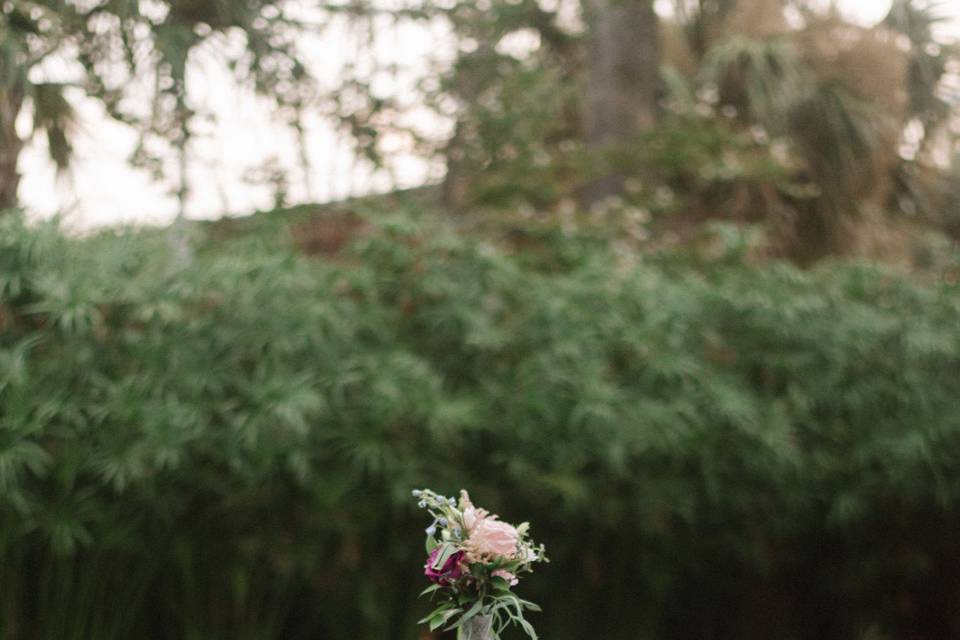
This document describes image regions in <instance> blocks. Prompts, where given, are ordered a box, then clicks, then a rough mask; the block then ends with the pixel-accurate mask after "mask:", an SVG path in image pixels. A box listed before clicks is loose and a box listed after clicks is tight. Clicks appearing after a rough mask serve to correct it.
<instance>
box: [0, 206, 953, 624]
mask: <svg viewBox="0 0 960 640" xmlns="http://www.w3.org/2000/svg"><path fill="white" fill-rule="evenodd" d="M0 224H2V228H0V638H3V639H4V640H40V639H43V640H61V639H68V638H69V639H76V640H79V639H81V638H83V639H96V640H110V639H127V638H157V639H167V638H169V639H171V640H172V639H181V638H187V639H193V638H197V639H203V640H221V639H222V640H245V639H249V640H253V639H257V640H262V639H267V638H284V639H285V640H286V639H298V638H324V639H330V640H339V639H341V638H342V639H347V638H351V639H352V638H403V637H406V638H413V637H415V634H416V633H417V631H416V629H415V626H414V624H413V621H414V620H415V619H416V617H417V616H418V615H420V614H422V613H423V611H425V609H426V605H425V604H424V603H418V602H417V601H416V600H415V598H414V595H415V593H416V591H417V590H418V589H419V588H420V587H421V586H422V584H421V582H422V580H421V577H420V576H419V575H418V573H419V566H420V564H421V563H422V559H421V557H420V556H421V549H420V539H421V535H420V527H421V526H422V523H421V522H420V521H419V520H418V514H417V513H416V509H415V506H414V505H413V504H412V500H411V499H410V498H409V493H408V492H409V490H410V488H411V487H414V486H426V485H429V486H434V487H437V488H438V489H440V490H445V491H447V492H453V491H455V490H456V489H458V488H459V487H460V486H467V487H470V488H471V491H472V493H473V495H474V497H475V498H476V499H477V500H478V501H480V502H482V503H484V504H486V505H489V506H490V507H492V508H494V509H496V510H498V511H499V512H501V513H503V515H504V516H505V517H507V518H511V519H517V518H520V517H529V519H530V520H532V521H533V523H534V532H535V534H536V537H537V538H538V539H542V540H543V541H545V542H546V543H547V545H548V550H549V551H551V556H552V559H553V560H554V561H553V562H552V563H551V564H550V565H547V566H546V567H545V568H544V570H543V571H542V573H539V574H538V575H537V576H534V577H533V578H532V579H530V580H528V582H527V585H526V587H525V589H526V593H527V594H529V596H530V597H531V598H532V599H534V600H536V601H538V602H542V604H543V605H544V609H545V612H544V613H543V614H542V615H540V617H539V619H538V621H537V627H538V629H540V630H541V632H542V635H543V636H544V637H547V638H556V639H557V640H564V639H574V638H595V637H604V638H623V639H624V640H627V639H634V638H671V639H674V638H680V639H682V638H717V639H720V638H731V639H732V638H784V639H801V638H803V639H806V638H809V639H814V638H817V639H822V638H838V639H840V638H857V637H863V638H866V637H874V638H882V637H891V638H893V637H911V638H934V637H957V636H960V615H958V611H960V535H958V534H960V509H958V506H960V410H958V409H960V331H958V327H960V293H958V291H957V290H956V289H955V288H954V289H951V288H949V287H946V286H941V285H937V284H931V283H928V284H924V283H921V282H919V281H918V280H916V279H915V278H911V277H908V276H906V275H902V274H897V273H891V272H888V271H885V270H883V269H880V268H877V267H872V266H865V265H858V264H832V265H823V266H821V267H819V268H817V269H816V270H814V271H809V272H801V271H798V270H797V269H795V268H792V267H789V266H786V265H783V264H768V265H764V266H762V267H751V266H749V265H746V264H741V263H739V262H736V261H733V262H729V263H724V264H722V265H721V264H715V265H713V266H712V267H711V268H704V267H703V266H702V265H701V266H699V267H694V266H692V265H689V264H684V263H683V262H682V261H680V260H677V259H673V258H670V257H665V256H661V257H646V258H643V259H638V258H636V257H635V256H634V257H633V259H632V260H627V259H625V257H624V256H623V255H622V254H620V253H617V252H615V251H611V250H609V249H608V248H606V247H605V246H599V245H596V244H591V243H588V242H581V241H580V240H579V239H577V238H576V237H572V238H569V239H566V240H564V239H562V236H557V238H556V239H555V240H554V241H555V242H556V243H557V247H555V248H556V249H557V253H558V255H559V254H562V255H563V259H562V260H542V261H538V262H536V263H532V262H531V261H529V260H521V259H520V258H518V257H514V256H512V255H511V252H510V251H508V250H506V249H504V248H499V247H497V246H495V245H493V244H491V243H487V242H484V241H481V240H477V239H469V238H464V237H458V236H456V235H453V234H451V233H448V232H445V231H444V230H443V229H442V228H440V227H439V226H438V225H436V224H429V223H413V222H410V221H409V220H404V219H389V220H387V221H386V222H380V223H379V224H378V225H376V226H375V228H374V230H372V231H371V232H369V233H368V234H367V235H366V237H365V239H364V240H362V241H361V242H359V243H358V244H357V245H356V246H355V247H354V249H353V250H352V252H350V253H348V254H341V255H340V256H338V257H337V258H336V259H335V260H334V259H325V260H317V259H310V258H307V257H302V256H296V255H294V254H293V252H291V251H290V250H289V249H288V248H286V245H285V244H284V243H282V242H280V243H276V242H273V241H268V240H263V239H256V238H253V239H251V238H246V239H243V238H241V239H235V240H229V241H223V243H222V244H220V245H218V246H216V247H212V248H210V249H209V250H206V251H200V252H199V253H198V255H197V257H196V258H195V260H194V261H193V262H192V263H191V264H189V265H186V266H184V265H178V264H177V263H176V262H175V260H174V257H173V255H171V252H170V251H168V248H167V244H166V242H165V240H164V238H163V236H162V235H161V234H155V233H152V232H140V233H129V234H121V235H114V234H106V235H101V236H96V237H92V238H87V239H83V240H80V239H69V238H66V237H64V236H63V235H61V234H60V233H59V232H58V231H56V229H52V228H47V227H43V228H34V229H28V228H25V227H24V226H23V224H22V222H21V221H20V220H18V219H16V218H7V219H4V220H0ZM564 243H565V244H564ZM560 245H563V246H560ZM545 265H550V266H549V268H547V267H546V266H545Z"/></svg>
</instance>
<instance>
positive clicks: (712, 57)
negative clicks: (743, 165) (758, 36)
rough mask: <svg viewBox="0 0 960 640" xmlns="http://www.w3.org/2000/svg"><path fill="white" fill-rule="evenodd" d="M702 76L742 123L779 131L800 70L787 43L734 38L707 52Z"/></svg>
mask: <svg viewBox="0 0 960 640" xmlns="http://www.w3.org/2000/svg"><path fill="white" fill-rule="evenodd" d="M702 75H703V77H704V80H705V81H707V82H709V83H712V84H714V85H715V86H716V87H717V90H718V91H719V99H720V103H721V104H723V105H728V106H732V107H735V108H736V109H737V110H738V112H739V113H740V114H741V116H742V117H743V118H744V119H748V120H753V121H760V122H764V123H766V124H768V125H775V126H778V127H779V125H781V124H782V122H781V120H782V114H784V113H786V111H787V108H788V105H789V104H790V103H791V102H792V101H793V99H794V98H795V96H796V93H797V91H798V90H799V86H800V83H801V81H802V79H803V68H802V65H801V62H800V59H799V56H798V55H797V52H796V50H795V49H794V47H793V46H792V45H791V44H790V43H789V42H786V41H784V40H779V39H774V40H770V41H766V42H761V41H758V40H752V39H749V38H733V39H731V40H727V41H725V42H722V43H720V44H718V45H716V46H714V47H713V48H711V49H710V51H709V52H708V53H707V57H706V60H705V63H704V68H703V71H702Z"/></svg>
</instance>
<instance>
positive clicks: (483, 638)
mask: <svg viewBox="0 0 960 640" xmlns="http://www.w3.org/2000/svg"><path fill="white" fill-rule="evenodd" d="M457 640H495V638H494V635H493V618H491V617H490V616H477V617H475V618H471V619H470V620H468V621H467V622H465V623H464V624H463V625H461V626H460V627H458V628H457Z"/></svg>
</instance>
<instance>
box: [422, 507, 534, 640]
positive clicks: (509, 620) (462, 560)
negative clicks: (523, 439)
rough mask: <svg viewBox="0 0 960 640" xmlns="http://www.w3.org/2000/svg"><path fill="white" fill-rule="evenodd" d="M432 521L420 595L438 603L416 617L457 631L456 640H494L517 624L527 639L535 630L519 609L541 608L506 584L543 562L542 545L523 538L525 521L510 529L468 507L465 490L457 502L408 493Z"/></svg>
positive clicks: (508, 526)
mask: <svg viewBox="0 0 960 640" xmlns="http://www.w3.org/2000/svg"><path fill="white" fill-rule="evenodd" d="M413 495H414V497H415V498H419V499H420V502H419V506H420V507H421V508H423V509H427V510H428V511H429V512H430V515H431V516H432V517H433V524H431V525H430V526H429V527H427V563H426V565H424V574H425V575H426V576H427V578H429V579H430V581H431V582H433V585H432V586H430V587H427V588H426V589H425V590H424V591H423V593H421V594H420V595H421V596H424V595H430V596H431V597H432V598H435V599H437V600H438V601H439V603H438V605H437V608H436V609H434V610H433V611H432V612H431V613H430V615H428V616H427V617H425V618H423V619H422V620H420V624H427V625H428V626H429V627H430V630H431V631H433V630H435V629H438V628H441V627H442V628H443V629H444V630H450V629H456V630H457V638H459V640H493V639H495V638H499V637H500V633H501V632H502V631H503V630H504V629H505V628H506V627H507V626H508V625H510V624H516V625H520V627H521V628H522V629H523V630H524V631H525V632H526V634H527V635H528V636H530V638H532V639H533V640H536V638H537V633H536V631H534V630H533V626H532V625H531V624H530V623H529V622H527V621H526V619H524V617H523V612H524V611H525V610H527V611H539V610H540V607H538V606H537V605H535V604H533V603H532V602H529V601H527V600H522V599H521V598H518V597H517V596H516V595H515V594H514V593H513V592H512V591H511V590H510V587H512V586H514V585H516V584H517V582H518V580H519V578H518V576H520V575H521V574H523V573H527V572H530V571H532V570H533V569H532V567H531V565H532V564H533V563H534V562H545V561H546V560H547V558H546V556H545V555H544V546H543V545H539V546H538V545H535V544H534V543H533V542H532V541H530V540H529V539H528V537H527V535H528V531H529V528H530V525H529V523H527V522H524V523H523V524H521V525H519V526H516V527H514V526H513V525H510V524H507V523H506V522H503V521H501V520H499V519H498V518H497V516H496V515H493V514H491V513H488V512H487V511H486V510H485V509H480V508H477V507H474V506H473V503H472V502H470V496H469V495H468V494H467V492H466V491H461V492H460V500H459V502H458V501H457V500H455V499H454V498H445V497H443V496H441V495H438V494H436V493H434V492H433V491H430V490H429V489H424V490H417V491H414V492H413Z"/></svg>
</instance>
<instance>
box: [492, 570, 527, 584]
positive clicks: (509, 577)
mask: <svg viewBox="0 0 960 640" xmlns="http://www.w3.org/2000/svg"><path fill="white" fill-rule="evenodd" d="M490 575H492V576H495V577H497V578H503V579H504V580H506V581H507V583H509V585H510V586H511V587H512V586H513V585H515V584H517V583H518V582H520V580H518V579H517V576H515V575H513V574H512V573H510V572H509V571H507V570H506V569H497V570H496V571H494V572H493V573H491V574H490Z"/></svg>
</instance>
